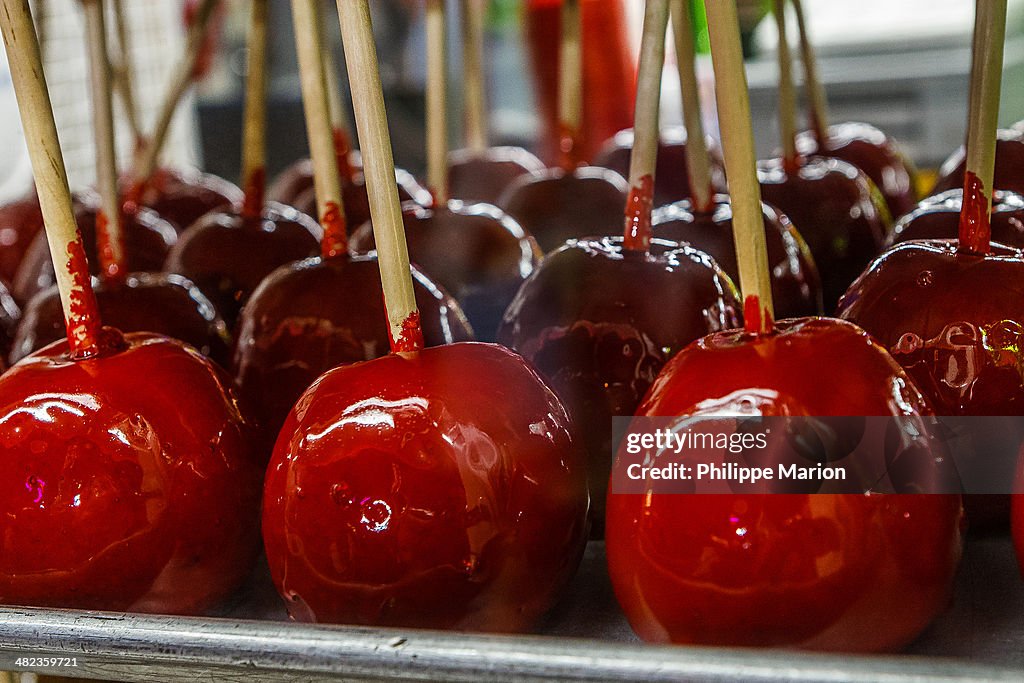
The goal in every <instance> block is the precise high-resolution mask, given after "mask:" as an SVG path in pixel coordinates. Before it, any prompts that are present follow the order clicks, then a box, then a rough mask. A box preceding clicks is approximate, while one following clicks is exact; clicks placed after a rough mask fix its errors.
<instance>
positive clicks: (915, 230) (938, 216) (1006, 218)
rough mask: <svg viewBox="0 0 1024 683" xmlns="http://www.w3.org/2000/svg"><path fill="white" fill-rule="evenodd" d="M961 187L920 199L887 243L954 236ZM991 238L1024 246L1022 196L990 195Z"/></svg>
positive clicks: (1014, 194) (958, 231)
mask: <svg viewBox="0 0 1024 683" xmlns="http://www.w3.org/2000/svg"><path fill="white" fill-rule="evenodd" d="M963 198H964V191H963V188H960V189H957V190H946V191H945V192H943V193H941V194H936V195H932V196H931V197H927V198H926V199H923V200H922V201H921V202H920V203H919V204H918V205H917V206H916V207H915V208H914V210H913V211H911V212H910V213H908V214H906V215H905V216H903V217H902V218H900V219H899V220H898V221H896V225H895V227H893V229H892V234H891V235H890V236H889V240H888V243H889V244H890V245H892V244H895V243H897V242H906V241H908V240H930V239H957V238H958V237H959V234H960V210H961V208H963ZM989 226H990V228H991V231H992V241H993V242H999V243H1001V244H1006V245H1009V246H1011V247H1024V196H1021V195H1019V194H1016V193H1015V192H1008V191H1004V190H996V191H995V192H994V193H993V196H992V214H991V217H990V220H989Z"/></svg>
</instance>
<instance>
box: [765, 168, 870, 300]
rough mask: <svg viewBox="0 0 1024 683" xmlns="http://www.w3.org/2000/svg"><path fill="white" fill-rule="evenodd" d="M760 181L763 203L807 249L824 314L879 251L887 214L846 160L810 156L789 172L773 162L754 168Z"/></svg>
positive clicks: (866, 179) (863, 177)
mask: <svg viewBox="0 0 1024 683" xmlns="http://www.w3.org/2000/svg"><path fill="white" fill-rule="evenodd" d="M758 177H759V180H760V181H761V196H762V197H763V198H764V201H765V202H766V203H767V204H770V205H771V206H774V207H776V208H777V209H778V210H779V211H781V212H782V213H784V214H786V216H788V217H789V219H790V220H791V221H792V222H793V225H794V226H796V229H797V231H798V232H799V233H800V235H801V236H802V237H803V238H804V240H805V241H806V242H807V246H808V247H810V250H811V254H812V256H813V257H814V262H815V263H816V264H817V266H818V272H819V273H820V274H821V281H822V282H821V284H822V290H823V292H824V302H825V309H826V310H828V309H829V308H831V307H832V306H834V305H835V303H836V301H838V300H839V297H840V296H842V294H843V292H845V291H846V288H847V287H849V285H850V283H851V282H853V281H854V280H855V279H856V277H857V275H859V274H860V272H861V271H862V270H863V269H864V267H865V266H867V264H868V263H870V262H871V259H873V258H874V257H875V256H876V255H877V254H878V252H879V251H880V250H881V248H882V244H883V242H884V241H885V238H886V234H887V232H888V219H887V216H888V212H887V211H886V209H885V207H884V205H882V204H881V203H880V201H879V200H877V199H876V198H877V193H876V192H875V191H874V187H873V185H872V183H871V181H870V180H869V179H868V177H867V176H865V175H864V174H863V173H862V172H861V171H859V170H857V169H856V168H854V167H853V166H851V165H850V164H848V163H846V162H845V161H839V160H837V159H827V158H823V157H812V158H809V159H804V160H802V161H800V162H798V165H796V166H795V167H789V168H787V164H786V163H785V162H784V161H783V160H781V159H772V160H771V161H766V162H761V163H760V164H759V165H758Z"/></svg>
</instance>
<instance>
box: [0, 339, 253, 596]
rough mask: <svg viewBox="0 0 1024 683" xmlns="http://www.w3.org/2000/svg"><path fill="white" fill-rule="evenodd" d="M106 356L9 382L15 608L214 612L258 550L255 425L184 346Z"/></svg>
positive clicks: (135, 346) (19, 374)
mask: <svg viewBox="0 0 1024 683" xmlns="http://www.w3.org/2000/svg"><path fill="white" fill-rule="evenodd" d="M103 343H104V345H105V348H104V349H103V350H102V351H101V352H100V354H99V355H98V356H96V357H93V358H90V359H87V360H75V359H72V358H71V357H69V352H68V346H67V343H66V342H59V343H57V344H53V345H51V346H49V347H47V348H46V349H44V350H42V351H40V352H38V353H36V354H34V355H32V356H29V357H28V358H26V359H24V360H22V361H21V363H19V364H18V365H17V366H16V367H14V368H12V369H11V370H10V371H9V372H8V373H7V374H5V375H4V376H3V378H2V379H0V424H3V425H5V427H4V428H3V429H2V430H0V442H2V444H3V449H2V450H3V453H4V461H5V463H4V467H3V468H2V470H0V472H2V473H0V490H3V491H4V494H3V495H2V496H0V509H2V510H3V514H2V515H0V520H2V521H0V527H2V529H0V538H2V539H3V541H2V542H0V545H2V550H3V552H0V557H2V558H3V559H2V560H0V602H3V603H5V604H18V605H37V606H48V607H65V608H67V607H75V608H81V609H105V610H115V611H122V610H131V611H146V612H159V613H171V614H199V613H202V612H204V611H206V610H208V609H209V608H211V607H213V606H215V605H216V604H217V603H219V602H220V601H222V600H224V599H225V598H226V597H228V596H229V595H230V594H231V593H232V592H233V591H234V590H235V589H236V588H237V587H238V586H239V585H240V584H241V582H242V581H243V580H244V579H245V578H246V576H247V575H248V573H249V571H250V570H251V567H252V563H253V561H254V560H255V557H256V554H257V551H258V548H259V545H258V544H259V536H258V526H257V523H258V514H259V483H260V471H259V469H258V465H257V463H256V462H255V460H254V459H253V458H252V454H251V452H250V450H249V442H248V439H249V436H250V431H249V427H248V425H247V424H246V422H245V420H244V418H243V417H242V415H240V414H239V413H238V409H237V407H236V402H235V399H234V397H233V396H232V393H231V390H230V389H229V388H228V387H229V385H228V382H227V380H226V378H225V377H224V376H223V374H222V373H221V372H220V371H219V370H218V369H216V368H215V367H214V366H213V365H212V364H211V363H210V362H209V361H207V360H206V359H204V358H203V357H202V356H200V355H199V354H197V353H195V352H194V351H192V350H190V349H188V348H187V347H185V346H183V345H182V344H181V343H179V342H176V341H172V340H170V339H167V338H166V337H160V336H157V335H151V334H142V333H137V334H130V335H127V336H124V337H122V336H121V334H120V333H119V332H117V331H116V330H114V329H113V328H107V329H106V330H105V331H104V340H103ZM43 539H51V540H50V541H46V540H43Z"/></svg>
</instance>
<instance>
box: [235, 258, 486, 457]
mask: <svg viewBox="0 0 1024 683" xmlns="http://www.w3.org/2000/svg"><path fill="white" fill-rule="evenodd" d="M413 277H414V280H413V286H414V290H415V293H416V304H417V306H418V307H419V311H420V323H421V325H422V327H423V336H424V339H425V341H426V343H427V345H428V346H439V345H441V344H450V343H452V342H456V341H470V340H472V339H473V331H472V330H471V329H470V327H469V323H467V322H466V319H465V317H464V316H463V315H462V311H461V310H460V309H459V306H458V304H457V303H456V302H455V301H454V300H453V299H452V298H451V297H450V296H448V294H447V293H445V292H444V291H443V290H441V289H440V288H439V287H438V286H437V285H435V284H434V283H433V282H432V281H431V280H430V279H428V278H427V277H426V276H425V275H423V273H421V272H419V271H418V270H414V271H413ZM332 292H333V293H337V294H338V295H337V296H334V295H332V294H331V293H332ZM381 292H382V289H381V282H380V268H379V267H378V265H377V259H376V258H373V257H370V256H353V257H351V258H349V257H345V256H341V257H336V258H330V259H319V258H316V259H308V260H306V261H299V262H298V263H292V264H290V265H287V266H282V267H281V268H278V269H277V270H275V271H274V272H273V273H271V274H270V275H269V276H268V277H267V278H265V279H264V280H263V282H262V283H261V284H260V286H259V287H258V288H257V289H256V291H255V292H253V295H252V297H251V298H250V299H249V301H248V303H246V305H245V308H243V309H242V314H241V316H240V317H239V323H238V343H237V344H236V347H235V358H234V363H233V367H234V372H235V380H236V381H237V383H238V386H239V391H240V392H241V394H242V396H243V397H245V398H246V399H247V400H248V404H249V405H250V406H252V409H253V414H254V416H255V417H256V418H257V420H258V421H259V422H260V424H261V426H262V427H264V430H265V431H266V432H267V433H270V434H272V435H273V436H272V437H271V438H270V445H273V440H274V438H276V436H277V433H278V432H279V431H280V429H281V425H282V424H283V423H284V419H285V417H287V415H288V412H289V411H290V410H291V409H292V407H293V406H294V405H295V402H296V401H297V400H298V399H299V396H301V395H302V392H304V391H305V390H306V389H307V388H309V385H311V384H312V383H313V380H315V379H316V378H317V377H319V376H320V375H321V374H323V373H324V372H327V371H328V370H330V369H331V368H333V367H337V366H339V365H345V364H349V363H357V362H359V361H365V360H372V359H374V358H378V357H380V356H383V355H385V354H387V353H388V350H389V348H388V330H387V314H386V312H385V311H384V297H383V295H382V293H381Z"/></svg>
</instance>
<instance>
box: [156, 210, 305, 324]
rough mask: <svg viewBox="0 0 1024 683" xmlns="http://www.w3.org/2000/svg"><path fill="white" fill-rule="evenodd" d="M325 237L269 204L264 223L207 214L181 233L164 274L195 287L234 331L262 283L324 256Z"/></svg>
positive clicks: (299, 215) (234, 215)
mask: <svg viewBox="0 0 1024 683" xmlns="http://www.w3.org/2000/svg"><path fill="white" fill-rule="evenodd" d="M321 237H322V231H321V229H320V226H319V224H317V222H316V221H314V220H313V219H312V218H310V217H309V216H307V215H306V214H303V213H299V212H298V211H296V210H295V209H292V208H291V207H288V206H284V205H282V204H276V203H272V202H268V203H267V204H266V205H265V206H264V208H263V213H262V214H261V215H260V217H259V219H252V218H246V217H244V216H242V215H240V214H237V213H208V214H206V215H205V216H203V217H202V218H201V219H200V220H198V221H196V222H195V223H194V224H193V225H192V227H191V228H189V229H188V230H186V231H185V232H184V233H182V235H181V238H180V239H179V240H178V243H177V244H176V245H175V247H174V249H173V250H172V251H171V253H170V254H169V255H168V256H167V261H166V263H165V264H164V270H165V271H167V272H169V273H178V274H179V275H184V276H185V277H186V278H188V279H189V280H191V281H192V282H194V283H195V284H196V286H197V287H199V289H200V290H202V292H203V293H204V294H205V295H206V296H207V297H208V298H209V299H210V301H212V302H213V305H214V306H216V307H217V310H218V311H219V312H220V314H221V316H223V317H224V320H225V322H227V324H228V329H233V328H234V325H235V320H236V319H237V317H238V313H239V311H240V310H241V309H242V306H243V305H244V304H245V302H246V301H247V300H248V298H249V296H250V295H251V294H252V293H253V291H255V289H256V287H257V286H259V284H260V282H261V281H262V280H263V278H265V277H266V276H267V275H269V274H270V273H271V271H273V270H274V269H275V268H277V267H279V266H283V265H285V264H286V263H291V262H293V261H300V260H302V259H304V258H309V257H312V256H316V255H317V254H319V253H320V238H321Z"/></svg>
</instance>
